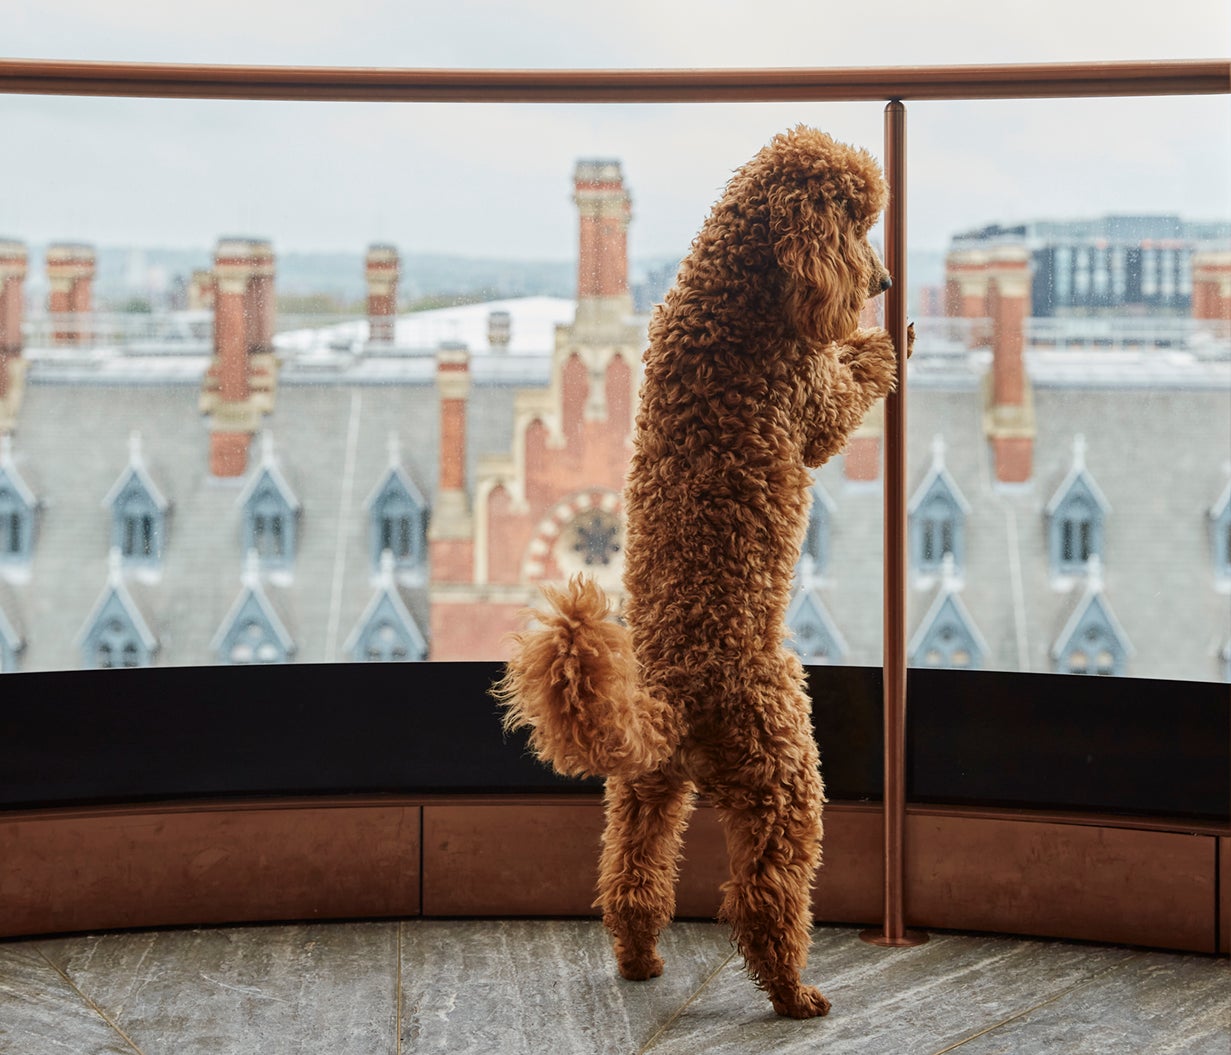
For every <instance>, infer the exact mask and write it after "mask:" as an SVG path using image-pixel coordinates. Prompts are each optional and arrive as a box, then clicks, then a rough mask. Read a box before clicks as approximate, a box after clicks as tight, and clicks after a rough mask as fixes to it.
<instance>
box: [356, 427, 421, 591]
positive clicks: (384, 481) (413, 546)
mask: <svg viewBox="0 0 1231 1055" xmlns="http://www.w3.org/2000/svg"><path fill="white" fill-rule="evenodd" d="M389 462H390V464H389V468H388V470H387V471H386V472H385V474H384V476H382V477H381V479H380V482H379V483H378V484H377V485H376V489H375V490H374V491H373V492H372V494H371V495H370V496H369V497H368V500H367V502H366V503H364V504H365V507H366V508H367V510H368V534H369V539H370V545H369V549H370V552H371V559H372V566H373V567H374V568H377V567H379V566H380V562H381V554H382V553H390V554H392V556H393V565H394V567H395V568H396V569H398V570H401V571H404V570H409V569H415V568H421V567H423V565H424V564H425V563H426V561H427V502H426V500H425V499H424V497H423V493H422V492H421V491H420V490H419V488H418V487H417V486H415V482H414V480H412V479H411V478H410V475H409V474H408V473H407V472H406V470H405V469H404V468H403V467H402V465H401V457H400V453H399V451H398V447H397V441H396V438H394V439H391V440H390V449H389Z"/></svg>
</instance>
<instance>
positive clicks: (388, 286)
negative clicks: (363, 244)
mask: <svg viewBox="0 0 1231 1055" xmlns="http://www.w3.org/2000/svg"><path fill="white" fill-rule="evenodd" d="M398 268H399V261H398V251H397V247H396V246H392V245H372V246H368V255H367V259H366V261H365V263H364V270H365V274H366V276H367V280H368V340H369V341H371V342H373V343H378V344H392V343H393V331H394V321H395V319H396V318H397V310H398Z"/></svg>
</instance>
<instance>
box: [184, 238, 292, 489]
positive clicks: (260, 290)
mask: <svg viewBox="0 0 1231 1055" xmlns="http://www.w3.org/2000/svg"><path fill="white" fill-rule="evenodd" d="M273 278H274V254H273V248H272V246H271V245H270V243H269V242H267V241H265V240H264V239H257V238H222V239H220V240H219V242H218V248H217V250H216V251H215V253H214V283H213V285H214V358H213V362H212V363H211V364H210V367H209V370H208V371H207V372H206V374H205V379H204V381H203V382H202V390H201V401H200V407H201V412H202V413H203V414H206V415H207V416H208V417H209V419H210V458H209V469H210V473H211V474H212V475H214V476H220V477H233V476H242V475H243V473H244V471H245V469H246V468H247V465H248V446H249V443H250V442H251V440H252V435H253V433H255V432H256V431H257V429H258V428H259V427H260V422H261V417H262V415H264V414H268V413H270V412H271V411H272V410H273V399H274V381H275V375H276V369H277V364H276V362H275V360H274V355H273V330H274V286H273Z"/></svg>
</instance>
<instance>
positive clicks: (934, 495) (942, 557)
mask: <svg viewBox="0 0 1231 1055" xmlns="http://www.w3.org/2000/svg"><path fill="white" fill-rule="evenodd" d="M907 513H908V515H909V518H910V528H909V550H910V559H911V566H912V567H913V568H914V570H915V572H916V574H920V575H934V574H936V573H937V572H939V571H940V570H941V568H942V566H944V564H945V561H946V559H948V560H949V561H951V562H952V565H953V569H954V571H955V572H960V571H961V569H962V568H963V566H964V565H965V561H966V517H967V516H968V515H969V514H970V505H969V503H967V501H966V499H965V497H964V496H963V494H962V492H961V490H960V489H959V488H958V486H957V482H956V481H955V480H954V479H953V477H952V476H951V475H950V473H949V470H948V469H947V468H945V444H944V440H943V439H942V438H941V437H940V436H937V437H936V438H935V439H934V440H933V441H932V467H931V469H929V470H928V473H927V475H926V476H925V477H924V478H923V482H922V483H921V484H920V485H919V487H918V489H917V490H916V491H915V494H914V497H913V498H911V500H910V504H909V505H908V506H907Z"/></svg>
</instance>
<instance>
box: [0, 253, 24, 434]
mask: <svg viewBox="0 0 1231 1055" xmlns="http://www.w3.org/2000/svg"><path fill="white" fill-rule="evenodd" d="M25 280H26V247H25V246H24V245H22V243H21V242H16V241H12V240H10V239H8V238H0V435H4V434H5V433H8V432H12V431H13V429H14V428H15V427H16V425H17V411H18V410H19V409H20V404H21V393H22V381H23V379H24V377H25V365H26V364H25V360H24V359H22V357H21V350H22V339H21V317H22V295H23V292H24V285H25Z"/></svg>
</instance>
